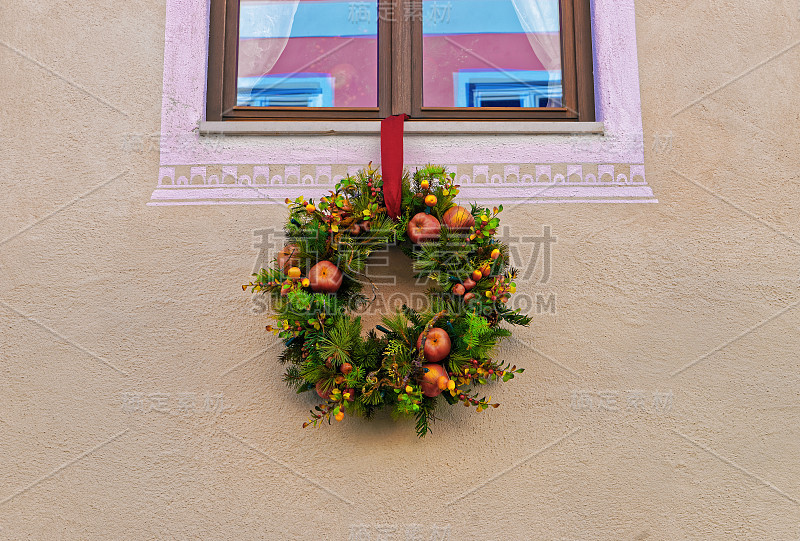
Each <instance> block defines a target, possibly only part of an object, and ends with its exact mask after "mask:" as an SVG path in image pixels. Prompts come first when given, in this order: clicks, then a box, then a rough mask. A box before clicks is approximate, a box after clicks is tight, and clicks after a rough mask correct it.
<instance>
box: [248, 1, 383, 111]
mask: <svg viewBox="0 0 800 541" xmlns="http://www.w3.org/2000/svg"><path fill="white" fill-rule="evenodd" d="M377 6H378V5H377V0H375V1H372V2H350V1H333V0H317V1H312V0H241V1H240V3H239V73H238V81H237V104H238V105H249V106H255V107H270V106H273V107H377V106H378V39H377V33H378V7H377Z"/></svg>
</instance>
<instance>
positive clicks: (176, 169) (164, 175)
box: [148, 164, 658, 206]
mask: <svg viewBox="0 0 800 541" xmlns="http://www.w3.org/2000/svg"><path fill="white" fill-rule="evenodd" d="M363 167H366V164H364V165H363V166H359V165H253V166H237V165H208V166H189V167H187V166H162V167H161V168H160V169H159V179H158V187H157V188H156V189H155V190H154V191H153V194H152V196H151V200H150V202H149V203H148V205H150V206H164V205H168V206H169V205H269V204H283V202H284V200H285V199H286V198H287V197H289V198H295V197H298V196H299V195H305V196H306V197H315V198H316V197H320V196H321V195H323V194H324V193H325V192H326V191H327V190H328V189H330V188H331V187H332V186H333V185H334V184H336V183H337V182H338V181H340V180H341V179H343V178H344V177H345V176H346V175H352V174H355V173H356V172H357V171H358V170H359V169H361V168H363ZM418 167H421V166H419V165H417V166H409V167H408V169H409V170H410V171H414V170H416V169H417V168H418ZM334 170H336V172H334ZM447 170H448V171H449V172H451V173H455V174H456V179H457V181H458V183H459V184H460V185H461V193H460V194H459V196H460V198H462V199H464V200H466V201H475V202H478V203H482V204H495V203H503V202H513V203H520V204H536V203H657V202H658V200H657V199H656V198H655V196H654V195H653V190H652V189H651V188H650V187H649V186H648V185H647V181H646V179H645V174H644V165H642V164H491V165H486V164H477V165H475V164H467V165H449V166H447ZM186 171H188V173H186ZM240 171H241V173H240Z"/></svg>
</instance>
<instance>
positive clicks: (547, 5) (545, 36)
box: [511, 0, 561, 107]
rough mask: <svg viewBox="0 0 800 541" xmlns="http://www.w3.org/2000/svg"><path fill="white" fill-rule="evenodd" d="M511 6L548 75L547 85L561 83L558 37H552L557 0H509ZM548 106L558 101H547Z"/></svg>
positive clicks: (555, 22) (559, 42)
mask: <svg viewBox="0 0 800 541" xmlns="http://www.w3.org/2000/svg"><path fill="white" fill-rule="evenodd" d="M511 1H512V2H513V3H514V10H515V11H516V12H517V17H518V18H519V22H520V24H521V25H522V29H523V30H524V31H525V34H527V36H528V42H529V43H530V44H531V48H532V49H533V52H534V53H535V54H536V56H537V57H538V58H539V60H540V61H541V63H542V65H543V66H544V69H546V70H547V73H548V75H549V78H550V82H549V86H551V87H552V86H555V85H560V84H561V39H560V38H558V37H557V38H556V39H553V33H558V32H559V21H560V16H559V2H558V0H511ZM547 105H548V107H553V106H557V105H559V104H558V103H557V102H555V101H553V100H550V101H548V104H547Z"/></svg>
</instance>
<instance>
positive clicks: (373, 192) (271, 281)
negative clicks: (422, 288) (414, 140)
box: [243, 166, 530, 437]
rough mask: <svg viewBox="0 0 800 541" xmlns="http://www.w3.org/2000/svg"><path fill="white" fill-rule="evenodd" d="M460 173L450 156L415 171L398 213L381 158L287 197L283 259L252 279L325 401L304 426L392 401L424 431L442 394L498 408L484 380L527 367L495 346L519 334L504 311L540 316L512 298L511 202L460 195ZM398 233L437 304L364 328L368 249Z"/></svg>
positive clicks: (519, 319)
mask: <svg viewBox="0 0 800 541" xmlns="http://www.w3.org/2000/svg"><path fill="white" fill-rule="evenodd" d="M454 179H455V175H453V174H449V175H448V174H447V173H446V171H445V169H444V168H443V167H439V166H427V167H425V168H422V169H420V170H418V171H416V172H415V173H414V174H413V175H409V174H405V175H404V176H403V178H402V187H401V189H402V191H401V208H402V209H403V210H402V213H401V214H400V215H399V216H398V218H397V219H396V220H393V219H392V218H390V217H389V215H388V214H387V209H386V204H385V201H384V191H383V180H382V178H381V176H380V174H378V172H377V170H375V169H372V167H371V166H370V167H369V168H367V169H365V170H362V171H360V172H359V173H358V174H357V175H356V176H354V177H347V178H345V179H343V180H342V181H340V182H339V183H337V184H336V186H335V189H334V190H331V191H330V193H329V194H328V195H326V196H325V197H322V198H320V200H319V201H318V202H317V203H316V204H315V203H314V201H313V200H306V199H305V198H303V197H300V198H298V199H296V200H289V199H287V200H286V203H287V205H288V206H289V221H288V223H287V224H286V227H285V232H286V237H287V243H286V245H285V247H284V248H283V249H282V250H281V251H280V253H279V254H278V256H277V258H276V260H275V263H274V265H273V266H272V267H271V268H268V269H261V270H260V271H259V272H258V273H257V274H254V277H255V278H254V280H253V281H252V282H251V283H249V284H247V285H245V286H243V289H247V288H248V287H250V288H251V289H252V291H254V292H262V294H268V295H269V296H270V300H271V304H272V307H273V311H274V317H275V318H276V319H277V321H278V324H277V325H276V326H275V327H273V326H271V325H268V326H267V330H268V331H272V332H274V333H275V334H277V336H279V337H280V338H281V339H283V340H284V343H285V350H284V351H283V352H282V354H281V355H280V361H281V362H282V363H285V364H286V365H288V366H287V369H286V372H285V374H284V380H285V381H286V383H287V384H288V385H289V386H290V387H292V388H295V389H296V390H297V392H298V393H300V392H304V391H313V392H315V393H316V394H317V395H319V397H320V398H321V400H322V401H323V402H322V403H320V404H318V405H317V406H316V407H315V408H314V409H313V410H312V411H311V417H310V419H309V420H308V421H306V422H305V423H304V424H303V426H304V427H306V426H318V425H320V424H321V423H322V422H323V421H326V420H327V422H328V423H330V422H331V418H334V419H336V420H337V421H341V420H342V419H343V418H344V417H345V415H359V416H363V417H367V418H369V417H371V416H372V415H373V414H374V413H375V412H377V411H378V410H380V409H382V408H389V409H391V411H392V412H393V414H395V415H396V416H400V417H413V418H415V419H416V431H417V434H418V435H419V436H420V437H422V436H424V435H425V434H427V433H428V432H429V430H430V424H431V422H432V421H433V420H434V419H435V417H434V411H435V408H436V407H437V405H439V404H443V403H447V404H451V405H453V404H463V405H465V406H467V407H475V408H476V410H477V411H479V412H480V411H484V410H486V409H488V408H489V407H494V408H496V407H498V405H499V404H496V403H492V402H491V397H489V398H486V397H485V396H480V395H481V393H479V392H478V391H477V390H476V388H477V387H478V386H480V385H484V384H487V383H490V382H497V381H503V382H506V381H508V380H510V379H512V378H513V377H514V375H515V374H516V373H520V372H522V371H523V369H522V368H517V366H515V365H511V364H510V363H504V362H502V361H499V360H496V359H494V358H493V353H494V351H495V348H496V346H497V345H498V343H499V342H500V341H501V340H502V339H503V338H505V337H508V336H511V331H510V330H508V328H506V326H504V325H503V323H505V324H510V325H528V324H529V323H530V318H529V317H528V316H526V315H523V314H521V313H520V311H519V310H518V309H517V310H513V309H511V308H509V307H508V306H507V303H508V301H509V297H510V295H511V294H513V293H514V292H515V290H516V284H515V283H514V280H515V277H516V274H517V273H516V271H515V270H514V269H512V268H509V267H508V247H507V246H506V245H504V244H503V243H501V242H499V241H498V239H497V238H496V236H495V233H496V231H497V229H498V226H499V223H500V220H499V218H498V214H499V213H500V211H502V206H500V207H499V208H493V209H488V208H482V207H480V206H478V205H471V208H470V209H467V208H465V207H462V206H459V205H456V204H455V203H454V198H455V196H456V195H457V194H458V186H457V185H455V184H454ZM392 243H395V244H397V245H398V246H399V247H400V248H401V249H402V250H403V252H404V253H406V254H407V255H408V256H409V257H410V258H411V260H412V261H413V270H414V272H415V275H416V276H418V277H422V278H427V279H429V280H430V282H431V283H433V284H434V285H433V286H432V287H430V289H429V290H428V291H427V299H428V306H427V307H426V308H425V309H424V310H414V309H412V308H410V307H408V306H406V305H403V307H402V308H401V309H398V310H397V312H396V313H394V314H386V315H384V316H383V317H382V324H381V325H378V326H377V327H376V329H372V330H370V331H369V332H368V333H366V335H365V336H362V324H361V317H356V316H354V315H353V314H352V312H354V311H356V310H357V309H358V308H360V307H363V306H364V304H365V303H369V302H371V301H370V299H369V298H368V297H367V296H366V295H364V294H363V292H362V291H363V289H364V285H366V284H370V286H371V287H372V288H373V293H374V285H372V283H371V281H370V280H369V277H368V276H367V274H366V272H365V271H366V268H367V261H368V259H369V256H370V254H371V253H373V252H374V251H375V250H378V249H381V250H385V249H386V246H387V244H392ZM373 298H374V296H373Z"/></svg>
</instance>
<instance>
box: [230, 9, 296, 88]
mask: <svg viewBox="0 0 800 541" xmlns="http://www.w3.org/2000/svg"><path fill="white" fill-rule="evenodd" d="M299 3H300V2H299V0H285V1H267V2H265V1H262V0H255V1H252V0H251V1H248V0H242V2H241V4H240V6H239V39H240V40H244V39H247V38H269V39H259V40H258V42H257V43H258V45H257V46H256V48H255V49H254V50H248V52H247V58H245V59H242V57H241V55H240V62H242V61H243V62H251V63H252V65H251V66H247V65H242V64H240V66H239V68H240V71H244V72H248V73H251V72H252V68H253V67H254V66H258V70H259V72H260V74H261V75H262V76H263V75H266V74H268V73H269V72H270V70H272V68H273V67H274V66H275V63H276V62H277V61H278V59H279V58H280V57H281V55H282V54H283V51H284V49H286V44H287V43H288V42H289V36H290V35H291V33H292V24H293V23H294V16H295V14H296V13H297V5H298V4H299ZM241 46H242V45H241V44H240V49H241ZM248 68H250V69H248Z"/></svg>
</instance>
